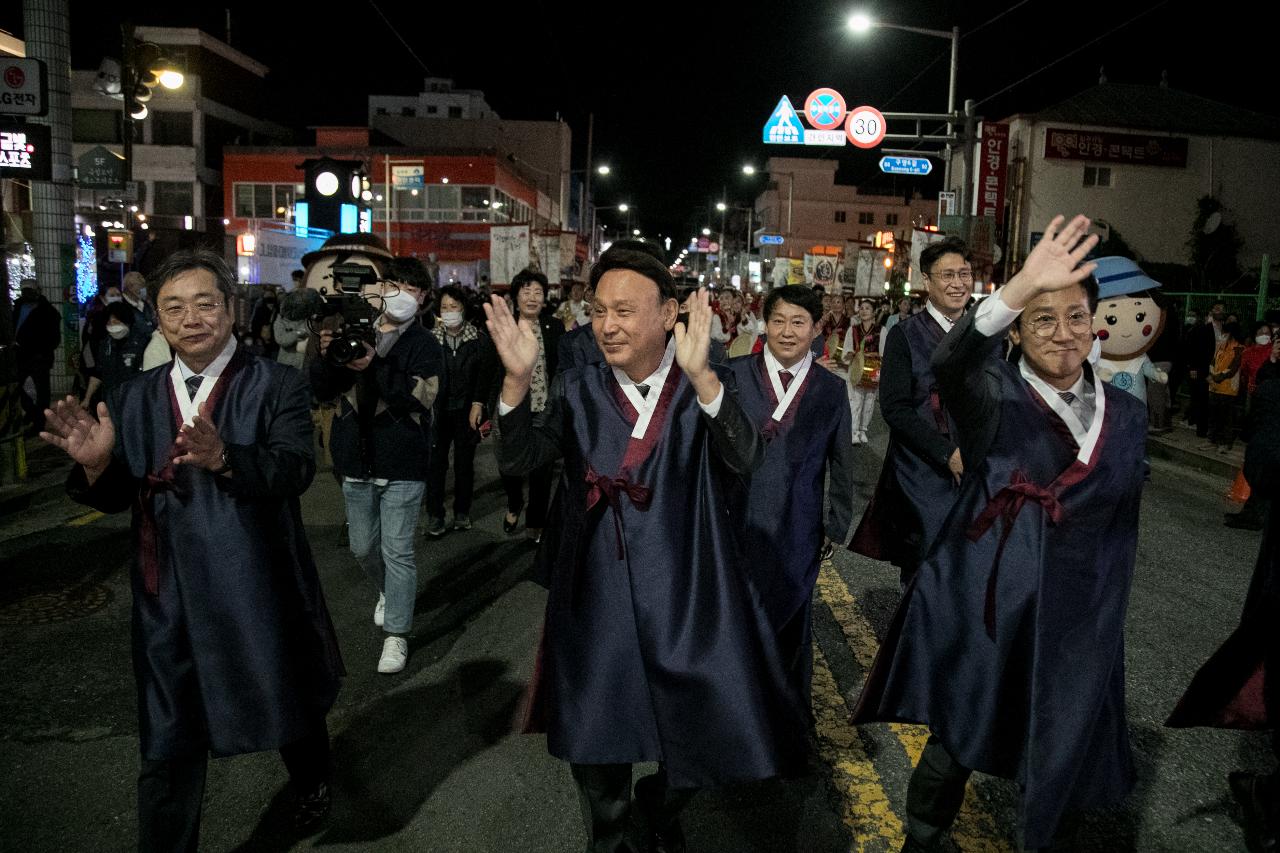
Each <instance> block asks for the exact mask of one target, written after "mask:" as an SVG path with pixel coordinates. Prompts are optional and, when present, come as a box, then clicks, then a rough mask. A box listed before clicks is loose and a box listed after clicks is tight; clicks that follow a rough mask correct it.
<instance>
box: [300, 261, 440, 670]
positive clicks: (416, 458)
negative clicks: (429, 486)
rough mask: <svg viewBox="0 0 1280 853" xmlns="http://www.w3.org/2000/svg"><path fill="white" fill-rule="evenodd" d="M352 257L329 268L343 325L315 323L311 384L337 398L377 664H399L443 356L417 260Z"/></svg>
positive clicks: (335, 445) (319, 394)
mask: <svg viewBox="0 0 1280 853" xmlns="http://www.w3.org/2000/svg"><path fill="white" fill-rule="evenodd" d="M350 266H351V267H353V268H355V269H353V270H347V269H344V265H342V264H336V265H334V268H333V276H334V281H335V284H336V285H337V286H338V289H339V293H341V296H337V297H331V298H329V299H328V300H327V301H326V304H327V305H333V306H335V307H334V308H333V309H328V310H329V312H330V313H332V311H336V312H337V313H339V314H340V315H341V317H342V325H341V327H339V328H338V329H337V330H336V331H333V330H329V329H327V328H325V329H321V330H320V331H319V333H318V345H319V353H320V357H319V358H317V359H315V360H314V361H313V362H312V363H311V371H310V372H311V387H312V391H313V393H314V394H315V396H316V398H317V399H318V400H321V401H327V400H332V399H335V398H338V411H337V414H336V416H335V417H334V420H333V428H332V439H331V440H332V453H333V465H334V471H335V473H337V474H338V475H340V476H341V478H342V494H343V497H344V499H345V500H346V507H347V523H348V526H349V535H350V542H351V551H352V553H354V554H355V556H356V559H357V560H358V561H359V562H360V565H361V567H362V568H363V569H364V570H365V571H366V572H367V573H368V575H369V577H370V578H371V579H372V580H373V582H374V583H375V584H376V585H377V587H378V590H379V595H378V603H377V606H376V608H375V609H374V613H373V621H374V624H376V625H379V626H381V627H382V628H383V630H384V631H385V632H386V638H385V639H384V641H383V645H382V656H381V659H380V660H379V661H378V672H383V673H394V672H400V671H401V670H403V669H404V665H405V660H406V658H407V657H408V642H407V639H406V638H407V636H408V634H409V630H410V628H411V627H412V625H413V606H414V600H415V598H416V597H417V591H418V571H417V564H416V563H415V560H414V551H413V540H414V533H415V530H416V529H417V523H418V512H419V508H420V507H421V505H422V495H423V491H424V490H425V488H426V481H427V475H428V464H429V457H430V449H431V407H432V404H433V403H434V401H435V397H436V393H437V391H438V390H439V387H440V377H441V374H442V373H443V371H444V357H443V354H442V352H441V349H440V344H439V343H438V342H437V341H436V339H435V337H434V336H432V335H431V333H430V332H428V331H427V330H426V329H424V328H422V326H421V325H420V324H419V323H418V322H417V315H418V310H419V308H420V307H421V305H422V301H423V298H424V297H425V295H426V294H427V292H428V291H429V290H430V289H431V278H430V275H429V274H428V273H427V271H426V269H425V268H424V267H423V265H422V262H421V261H419V260H417V259H416V258H396V259H394V260H392V261H391V262H390V263H389V264H388V268H387V272H386V275H385V277H384V278H383V279H382V280H376V274H373V268H372V267H361V266H360V265H355V264H352V265H350ZM360 269H365V270H368V271H369V272H368V273H366V274H364V275H361V274H360V272H359V271H360ZM353 281H355V282H357V283H358V286H359V289H358V290H354V288H353V286H352V284H353ZM353 290H354V292H353Z"/></svg>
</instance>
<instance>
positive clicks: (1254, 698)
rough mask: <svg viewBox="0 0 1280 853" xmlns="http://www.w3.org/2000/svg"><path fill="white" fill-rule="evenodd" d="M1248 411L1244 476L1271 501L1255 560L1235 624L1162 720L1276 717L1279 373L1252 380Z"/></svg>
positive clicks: (1252, 722)
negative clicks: (1258, 381) (1254, 386)
mask: <svg viewBox="0 0 1280 853" xmlns="http://www.w3.org/2000/svg"><path fill="white" fill-rule="evenodd" d="M1252 418H1253V426H1254V435H1253V438H1252V439H1251V440H1250V441H1249V447H1248V449H1247V450H1246V451H1245V455H1244V473H1245V478H1246V479H1247V480H1248V481H1249V486H1250V488H1251V489H1253V491H1254V493H1255V494H1257V495H1258V497H1262V498H1269V499H1270V503H1271V508H1270V510H1269V511H1268V514H1267V523H1266V527H1265V528H1264V530H1263V534H1262V545H1261V547H1259V549H1258V562H1257V563H1256V564H1255V565H1254V569H1253V578H1252V580H1251V581H1250V583H1249V592H1248V595H1247V596H1246V597H1245V602H1244V612H1243V613H1241V615H1240V624H1239V625H1238V626H1236V629H1235V630H1234V631H1233V632H1232V633H1231V636H1230V637H1228V638H1227V639H1226V641H1225V642H1224V643H1223V644H1222V646H1221V648H1219V649H1218V650H1217V651H1216V652H1214V654H1213V656H1212V657H1210V658H1209V660H1208V661H1206V662H1205V664H1204V666H1202V667H1201V668H1200V671H1199V672H1197V673H1196V676H1195V678H1194V679H1193V680H1192V681H1191V684H1190V686H1188V687H1187V691H1186V693H1185V694H1183V696H1182V699H1181V700H1180V701H1179V702H1178V705H1177V707H1176V708H1175V709H1174V711H1173V714H1172V715H1171V716H1170V717H1169V720H1168V721H1167V722H1166V723H1165V725H1166V726H1171V727H1174V728H1182V727H1185V726H1212V727H1214V728H1224V729H1253V730H1259V729H1275V728H1277V727H1278V726H1277V722H1278V721H1280V627H1277V626H1280V500H1278V499H1277V498H1278V497H1280V494H1278V492H1280V489H1277V484H1278V483H1280V379H1271V380H1267V381H1265V382H1262V383H1261V384H1259V385H1258V390H1257V391H1256V392H1255V393H1254V395H1253V415H1252Z"/></svg>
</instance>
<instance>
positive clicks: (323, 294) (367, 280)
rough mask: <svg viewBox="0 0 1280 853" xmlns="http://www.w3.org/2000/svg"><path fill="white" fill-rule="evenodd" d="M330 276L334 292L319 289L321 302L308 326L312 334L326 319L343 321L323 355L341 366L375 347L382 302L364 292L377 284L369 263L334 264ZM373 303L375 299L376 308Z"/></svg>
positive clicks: (314, 310)
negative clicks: (369, 285) (368, 347)
mask: <svg viewBox="0 0 1280 853" xmlns="http://www.w3.org/2000/svg"><path fill="white" fill-rule="evenodd" d="M332 273H333V284H334V291H333V292H332V293H330V292H329V291H328V290H327V289H326V288H323V287H322V288H320V294H319V295H320V299H319V301H318V302H317V303H315V304H314V305H313V306H312V312H311V317H310V325H311V326H312V327H313V329H312V331H313V332H314V331H316V329H315V328H314V327H315V326H316V325H317V324H319V323H321V322H322V321H323V320H324V319H325V318H326V317H333V316H340V317H341V318H342V325H341V326H339V327H338V328H337V330H336V331H334V333H333V340H331V341H330V342H329V349H328V350H327V351H326V353H325V358H327V359H328V360H329V362H330V363H331V364H335V365H338V366H342V365H344V364H348V363H349V362H352V361H355V360H356V359H359V358H361V357H363V356H364V353H365V349H364V345H365V344H368V345H369V346H371V347H373V346H377V341H378V338H377V323H378V317H379V316H381V314H382V299H381V297H379V296H366V295H365V294H364V292H363V290H364V286H365V285H367V284H377V282H378V271H377V270H375V269H374V268H373V267H371V266H369V265H368V264H354V263H352V264H348V263H342V264H334V265H333V268H332ZM373 300H377V304H376V305H375V304H373Z"/></svg>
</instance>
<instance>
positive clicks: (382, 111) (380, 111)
mask: <svg viewBox="0 0 1280 853" xmlns="http://www.w3.org/2000/svg"><path fill="white" fill-rule="evenodd" d="M373 113H374V115H380V116H384V115H386V114H387V108H386V107H378V108H377V109H375V110H374V111H373Z"/></svg>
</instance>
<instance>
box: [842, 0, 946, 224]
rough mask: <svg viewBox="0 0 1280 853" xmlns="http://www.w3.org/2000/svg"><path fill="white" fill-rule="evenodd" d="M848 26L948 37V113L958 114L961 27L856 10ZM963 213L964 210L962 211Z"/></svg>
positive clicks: (864, 30) (862, 31) (850, 27)
mask: <svg viewBox="0 0 1280 853" xmlns="http://www.w3.org/2000/svg"><path fill="white" fill-rule="evenodd" d="M847 23H848V27H849V29H850V31H852V32H854V33H858V34H861V33H865V32H867V31H869V30H870V29H872V28H873V27H876V28H879V29H883V30H901V31H902V32H904V33H918V34H919V35H924V36H933V37H935V38H942V39H948V40H950V42H951V80H950V83H949V84H948V85H947V114H948V115H951V116H954V115H955V114H956V73H957V71H958V70H959V68H960V28H959V27H952V28H951V29H950V30H932V29H929V28H927V27H908V26H905V25H903V24H887V23H885V22H884V21H876V20H873V19H872V18H871V16H870V15H867V14H866V13H863V12H855V13H854V14H852V15H850V16H849V20H848V22H847ZM954 128H955V125H954V124H953V123H952V122H947V135H948V136H950V135H951V134H952V133H953V132H954ZM942 181H943V185H944V186H945V187H946V188H947V189H948V190H950V189H951V143H947V162H946V166H945V167H944V172H943V179H942ZM961 212H962V213H963V211H961Z"/></svg>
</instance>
